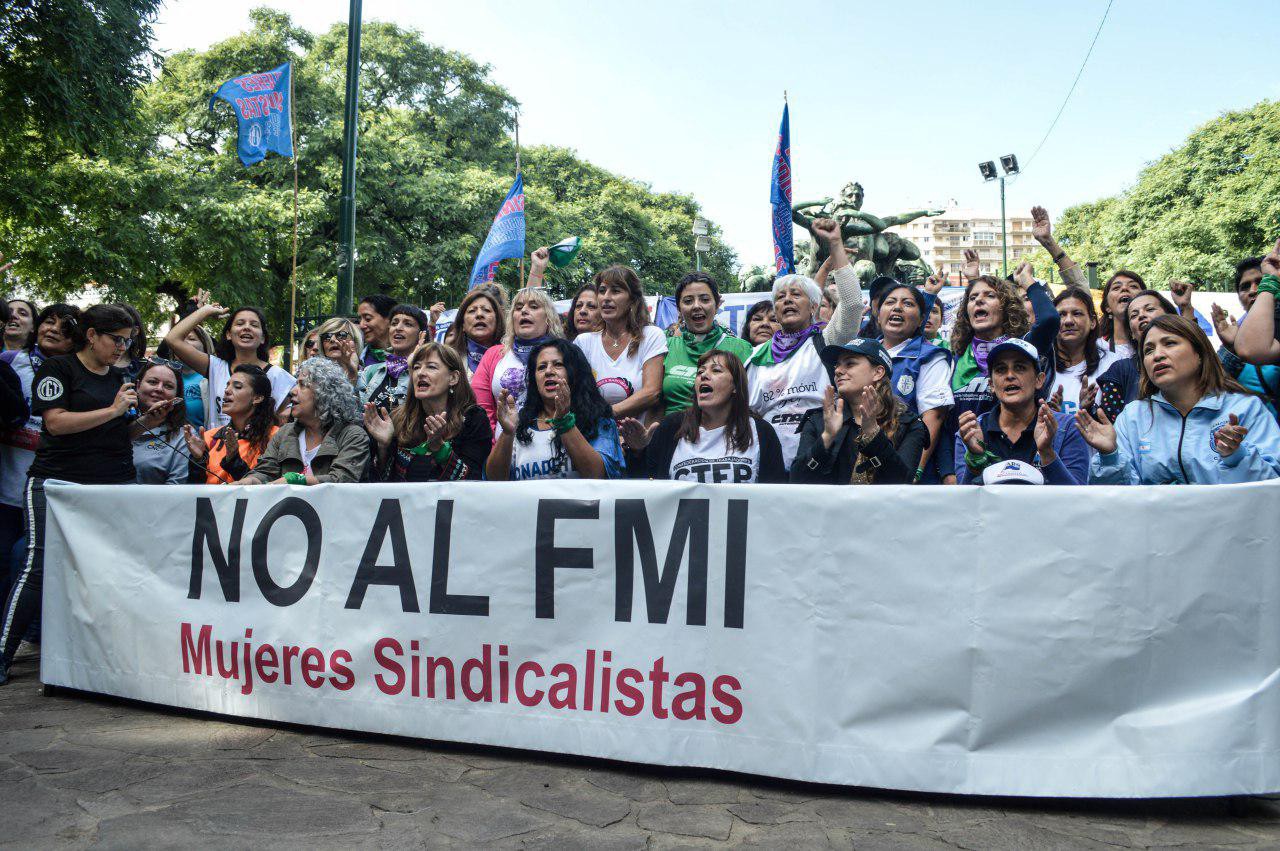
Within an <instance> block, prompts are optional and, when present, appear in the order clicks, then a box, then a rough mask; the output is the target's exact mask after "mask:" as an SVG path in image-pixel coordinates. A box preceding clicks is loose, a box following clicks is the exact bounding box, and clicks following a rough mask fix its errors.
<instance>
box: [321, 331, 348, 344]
mask: <svg viewBox="0 0 1280 851" xmlns="http://www.w3.org/2000/svg"><path fill="white" fill-rule="evenodd" d="M350 339H351V332H350V331H325V332H324V333H323V334H321V335H320V342H322V343H327V342H328V341H330V340H337V341H338V342H340V343H345V342H346V341H347V340H350Z"/></svg>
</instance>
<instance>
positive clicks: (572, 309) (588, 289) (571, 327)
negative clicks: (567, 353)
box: [564, 284, 600, 340]
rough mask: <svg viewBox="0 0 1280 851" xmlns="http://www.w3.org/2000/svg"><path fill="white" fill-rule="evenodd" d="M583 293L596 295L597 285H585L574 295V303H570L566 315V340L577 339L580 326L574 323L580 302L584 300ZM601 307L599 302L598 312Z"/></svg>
mask: <svg viewBox="0 0 1280 851" xmlns="http://www.w3.org/2000/svg"><path fill="white" fill-rule="evenodd" d="M583 293H592V294H595V293H596V285H595V284H583V285H582V286H581V287H579V288H578V291H577V292H576V293H574V294H573V301H571V302H569V312H568V313H566V314H565V318H564V337H565V339H566V340H574V339H577V336H578V326H577V325H576V324H575V323H574V320H573V317H574V315H576V314H577V312H578V302H579V301H580V300H581V299H582V294H583ZM597 297H598V296H597ZM599 307H600V303H599V301H597V302H596V309H597V310H598V309H599Z"/></svg>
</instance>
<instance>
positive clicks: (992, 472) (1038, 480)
mask: <svg viewBox="0 0 1280 851" xmlns="http://www.w3.org/2000/svg"><path fill="white" fill-rule="evenodd" d="M982 483H983V484H984V485H1042V484H1044V474H1043V473H1041V472H1040V471H1039V470H1037V469H1036V468H1035V467H1033V466H1031V465H1030V464H1028V463H1027V462H1025V461H997V462H996V463H994V464H992V465H991V466H990V467H988V468H987V469H985V470H983V471H982Z"/></svg>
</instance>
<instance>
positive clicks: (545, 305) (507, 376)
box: [471, 287, 564, 435]
mask: <svg viewBox="0 0 1280 851" xmlns="http://www.w3.org/2000/svg"><path fill="white" fill-rule="evenodd" d="M505 324H506V334H505V335H504V336H503V338H502V345H500V346H499V345H493V346H490V347H489V350H488V351H487V352H485V353H484V356H483V357H482V358H480V364H479V365H478V366H477V367H476V371H475V373H474V374H473V375H472V376H471V389H472V390H473V391H474V392H475V394H476V402H477V403H479V405H480V407H481V408H484V412H485V413H486V414H488V415H489V425H490V426H491V427H492V428H493V430H494V433H495V435H496V434H497V433H498V431H499V429H501V427H502V425H501V423H500V422H499V421H498V400H499V399H501V398H502V393H503V391H506V392H507V393H510V394H511V396H512V398H513V399H515V402H516V406H517V407H519V406H522V405H523V404H524V401H525V392H526V390H527V388H528V386H529V385H528V382H527V381H526V379H525V372H526V369H527V366H528V363H529V354H530V353H531V352H532V351H533V350H534V349H535V348H537V347H538V346H540V345H542V344H543V343H545V342H548V341H549V340H557V339H563V338H564V331H563V330H562V328H561V326H560V315H559V314H558V313H556V305H555V302H553V301H552V300H551V296H549V295H547V291H546V290H544V289H542V288H541V287H525V288H524V289H522V290H521V291H520V292H518V293H516V296H515V298H513V299H511V307H510V308H509V310H508V312H507V317H506V323H505Z"/></svg>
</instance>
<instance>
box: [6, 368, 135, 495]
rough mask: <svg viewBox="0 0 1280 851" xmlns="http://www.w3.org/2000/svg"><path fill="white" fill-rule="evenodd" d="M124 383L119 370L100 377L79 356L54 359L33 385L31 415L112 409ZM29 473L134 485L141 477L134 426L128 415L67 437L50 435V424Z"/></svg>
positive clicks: (39, 476)
mask: <svg viewBox="0 0 1280 851" xmlns="http://www.w3.org/2000/svg"><path fill="white" fill-rule="evenodd" d="M124 381H125V379H124V373H123V372H122V371H121V370H119V369H117V368H116V367H114V366H113V367H111V368H110V369H108V370H107V372H106V374H104V375H98V374H97V373H95V372H90V371H89V370H88V369H86V368H85V365H84V364H83V363H81V362H80V358H79V357H78V356H76V355H59V356H58V357H52V358H48V359H47V360H45V362H44V363H43V364H41V365H40V369H39V370H38V371H37V372H36V376H35V379H34V380H33V381H32V382H31V412H32V413H33V414H34V415H36V416H42V415H43V414H44V412H45V411H48V410H50V409H53V408H60V409H62V410H64V411H70V412H71V413H86V412H88V411H98V410H101V409H103V408H109V407H111V404H112V403H113V402H115V400H116V393H117V392H119V390H120V385H122V384H124ZM28 475H29V476H31V477H32V478H37V479H61V480H63V481H67V482H76V483H77V484H82V485H109V484H123V483H126V482H133V481H134V479H135V476H136V474H135V473H134V469H133V443H132V441H131V440H130V439H129V424H128V423H127V422H125V419H124V417H113V418H112V419H110V420H108V421H107V422H105V423H103V424H102V425H99V426H94V427H93V428H91V429H86V430H85V431H81V432H77V433H75V434H63V435H54V434H50V433H49V426H48V424H46V425H45V426H44V427H43V428H42V430H41V432H40V445H39V447H38V448H37V449H36V459H35V461H34V462H32V464H31V470H30V472H29V473H28Z"/></svg>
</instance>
